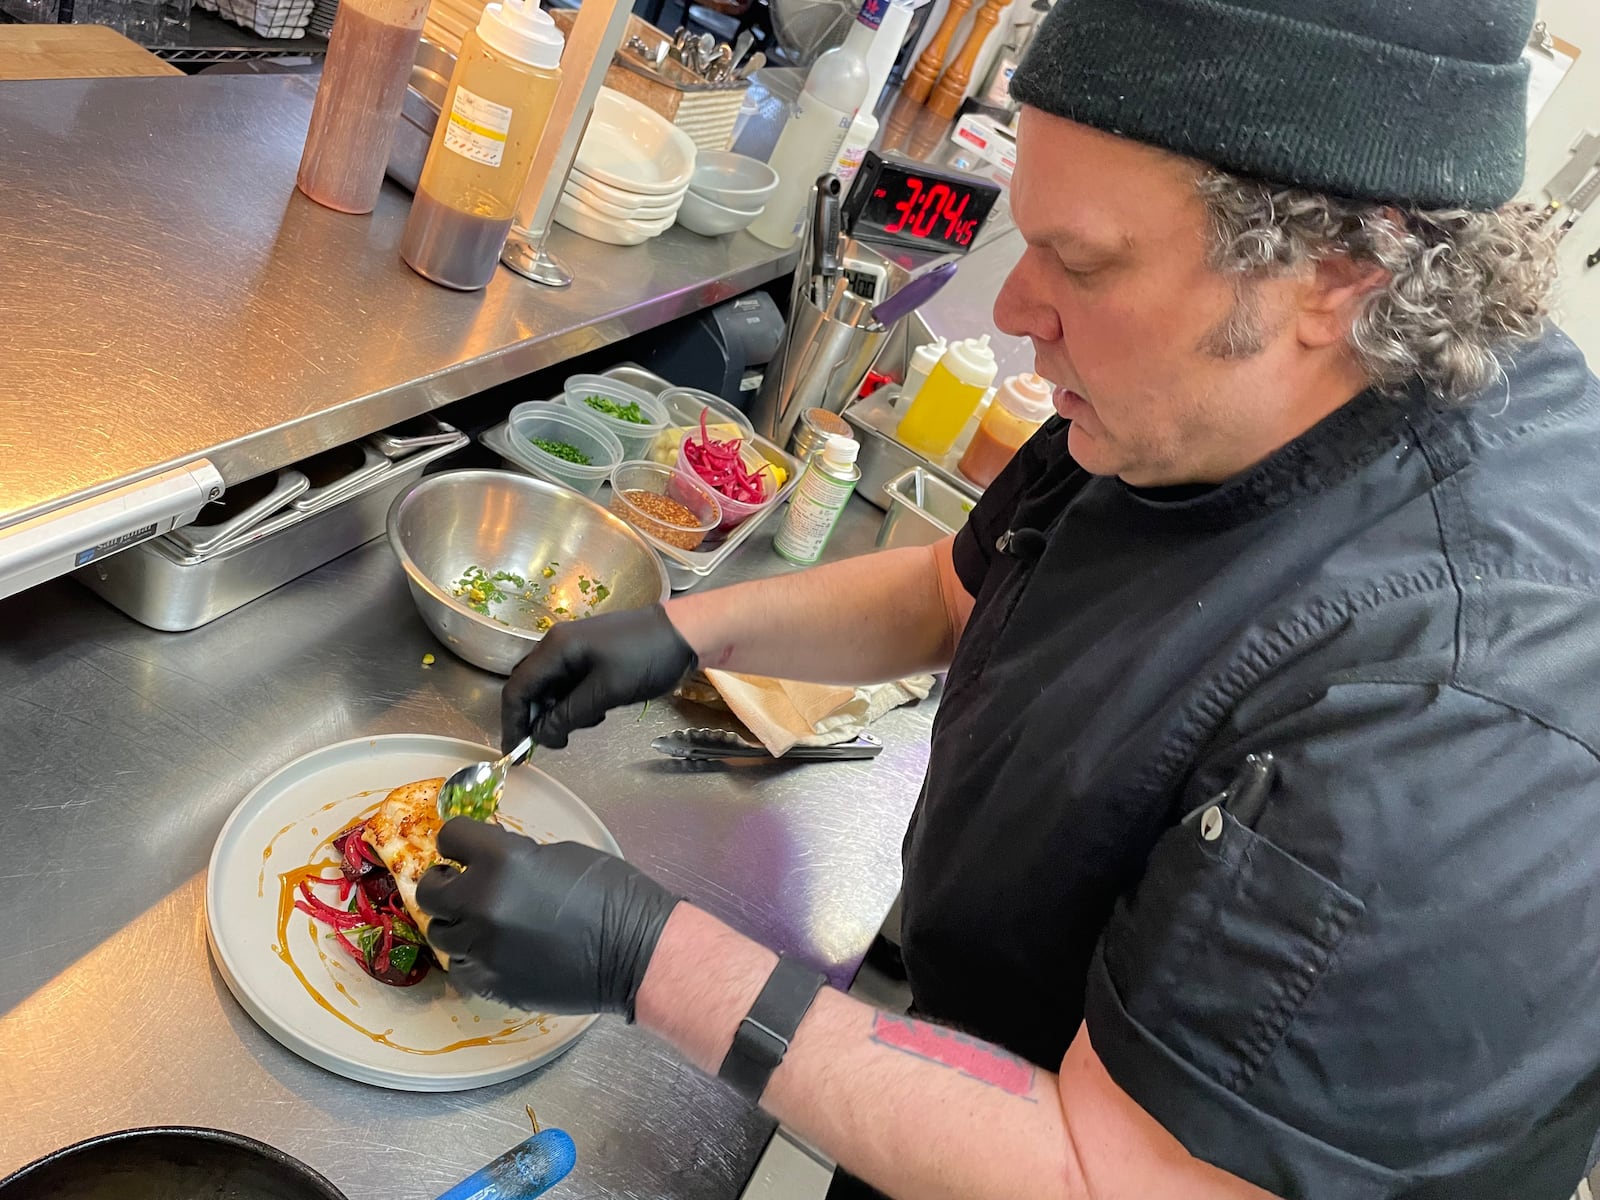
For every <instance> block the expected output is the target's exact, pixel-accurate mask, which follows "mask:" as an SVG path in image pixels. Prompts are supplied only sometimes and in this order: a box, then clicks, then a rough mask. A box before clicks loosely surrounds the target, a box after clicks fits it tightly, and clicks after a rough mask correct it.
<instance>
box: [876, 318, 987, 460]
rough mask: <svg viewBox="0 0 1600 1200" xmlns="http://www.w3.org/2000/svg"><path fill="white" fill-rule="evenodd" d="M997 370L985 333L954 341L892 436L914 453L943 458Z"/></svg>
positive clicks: (979, 402) (981, 398)
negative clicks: (980, 335)
mask: <svg viewBox="0 0 1600 1200" xmlns="http://www.w3.org/2000/svg"><path fill="white" fill-rule="evenodd" d="M997 369H998V366H997V364H996V363H995V360H994V351H993V350H991V349H989V335H988V334H984V335H983V336H982V337H980V338H968V339H967V340H966V341H963V342H956V343H954V344H953V345H951V347H950V349H948V350H946V351H945V352H944V357H943V358H941V359H940V360H939V365H938V366H936V367H934V369H933V370H932V372H931V373H929V375H928V381H927V382H926V383H924V384H923V385H922V387H921V389H920V390H919V391H918V392H917V396H916V399H914V400H912V402H911V407H910V408H908V409H906V415H905V416H904V417H902V418H900V425H899V428H898V429H896V430H895V436H896V437H898V438H899V439H900V441H901V442H903V443H904V444H905V445H907V446H909V447H910V448H911V449H913V450H915V451H916V452H917V453H918V454H921V455H924V456H926V457H927V458H933V459H937V458H943V457H944V456H945V455H946V454H949V453H950V450H951V447H953V446H954V445H955V444H956V439H957V438H959V437H960V436H961V431H962V430H963V429H965V428H966V427H967V422H968V421H970V420H971V419H972V414H973V413H975V412H977V411H978V405H979V404H981V403H982V402H983V397H984V394H985V393H986V392H988V390H989V385H990V384H991V383H993V382H994V376H995V371H996V370H997Z"/></svg>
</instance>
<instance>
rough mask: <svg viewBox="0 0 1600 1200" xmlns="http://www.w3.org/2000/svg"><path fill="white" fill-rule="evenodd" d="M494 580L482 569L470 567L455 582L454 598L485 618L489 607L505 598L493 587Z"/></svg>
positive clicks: (496, 577)
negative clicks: (464, 602) (462, 601)
mask: <svg viewBox="0 0 1600 1200" xmlns="http://www.w3.org/2000/svg"><path fill="white" fill-rule="evenodd" d="M498 578H500V576H498V575H497V576H495V577H494V579H498ZM494 579H491V578H490V577H489V576H488V575H487V574H486V573H485V572H484V569H483V568H482V567H479V566H471V567H468V568H467V569H466V570H465V571H464V572H463V573H462V575H461V578H460V579H458V580H456V583H455V587H454V588H453V589H452V590H453V593H454V595H455V596H456V598H457V599H460V600H464V601H466V605H467V607H468V608H470V609H472V611H473V612H476V613H481V614H483V615H484V616H486V617H487V616H488V615H489V606H490V605H491V604H498V603H500V601H502V600H504V599H505V598H506V594H505V593H504V592H503V591H501V590H500V589H499V587H497V586H496V585H495V582H494Z"/></svg>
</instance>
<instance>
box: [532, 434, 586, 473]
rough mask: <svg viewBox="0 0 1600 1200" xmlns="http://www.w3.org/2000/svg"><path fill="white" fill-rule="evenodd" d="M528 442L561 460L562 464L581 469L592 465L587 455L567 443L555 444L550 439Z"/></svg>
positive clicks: (535, 439)
mask: <svg viewBox="0 0 1600 1200" xmlns="http://www.w3.org/2000/svg"><path fill="white" fill-rule="evenodd" d="M528 440H529V441H530V442H532V443H533V444H534V445H535V446H537V447H539V449H541V450H543V451H544V452H545V453H546V454H548V455H550V456H551V457H552V458H559V459H560V460H561V461H562V462H569V463H576V464H577V465H578V466H580V467H587V466H590V465H591V462H590V459H589V456H588V455H587V454H585V453H584V452H583V451H582V450H579V449H578V448H577V447H576V446H573V445H569V444H568V443H566V442H553V441H551V440H550V439H548V438H529V439H528Z"/></svg>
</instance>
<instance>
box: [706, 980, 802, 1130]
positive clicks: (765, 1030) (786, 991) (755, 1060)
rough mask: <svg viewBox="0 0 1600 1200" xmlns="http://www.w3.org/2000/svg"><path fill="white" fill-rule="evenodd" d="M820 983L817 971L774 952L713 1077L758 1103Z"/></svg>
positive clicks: (753, 1102)
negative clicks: (775, 957)
mask: <svg viewBox="0 0 1600 1200" xmlns="http://www.w3.org/2000/svg"><path fill="white" fill-rule="evenodd" d="M826 982H827V980H826V979H825V978H824V977H823V974H822V972H820V971H817V970H815V969H813V968H811V967H808V966H806V965H805V964H804V963H802V962H797V961H796V960H794V959H792V958H786V957H784V956H782V955H779V957H778V965H777V966H776V967H774V968H773V971H772V974H771V975H769V976H768V977H767V982H766V984H765V985H764V986H763V987H762V989H761V994H760V995H759V996H757V997H756V1002H755V1003H754V1004H752V1005H751V1006H750V1012H749V1015H748V1016H746V1017H745V1019H744V1020H743V1021H741V1022H739V1028H738V1030H737V1031H735V1033H734V1035H733V1045H732V1046H730V1047H729V1048H728V1056H727V1057H726V1058H724V1059H723V1060H722V1067H721V1069H720V1070H719V1071H718V1072H717V1077H718V1078H719V1079H722V1080H724V1081H726V1082H727V1083H729V1084H731V1085H732V1086H733V1089H734V1091H736V1092H738V1093H739V1094H740V1095H741V1096H744V1097H745V1098H746V1099H748V1100H749V1101H750V1102H751V1103H752V1104H759V1103H760V1102H761V1093H762V1092H764V1091H766V1090H767V1080H769V1079H771V1078H772V1073H773V1072H774V1071H776V1070H777V1069H778V1064H779V1063H781V1062H782V1061H783V1056H784V1055H785V1054H787V1053H788V1051H789V1041H790V1039H792V1038H793V1037H794V1031H795V1030H796V1029H799V1028H800V1022H801V1021H803V1020H804V1019H805V1015H806V1013H807V1012H809V1011H810V1010H811V1002H812V1001H813V1000H815V999H816V998H817V993H818V992H820V991H821V990H822V986H823V984H825V983H826Z"/></svg>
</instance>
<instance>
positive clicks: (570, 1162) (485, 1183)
mask: <svg viewBox="0 0 1600 1200" xmlns="http://www.w3.org/2000/svg"><path fill="white" fill-rule="evenodd" d="M577 1161H578V1148H577V1146H575V1145H573V1142H572V1138H571V1137H569V1136H568V1135H567V1131H566V1130H564V1129H546V1130H542V1131H541V1132H539V1133H536V1134H534V1135H533V1136H532V1137H531V1138H529V1139H528V1140H527V1141H525V1142H523V1143H521V1144H520V1145H517V1146H513V1147H511V1149H509V1150H507V1151H506V1152H505V1153H504V1154H502V1155H501V1156H500V1157H499V1158H497V1159H495V1160H494V1161H493V1162H492V1163H490V1164H489V1165H488V1166H486V1167H484V1168H483V1169H482V1170H481V1171H474V1172H473V1173H472V1174H471V1175H470V1176H468V1177H467V1178H466V1179H463V1180H462V1181H461V1182H460V1183H458V1184H456V1185H455V1187H453V1188H451V1189H450V1190H449V1191H448V1192H446V1193H444V1195H442V1196H440V1197H439V1200H533V1197H535V1196H542V1195H544V1194H545V1193H546V1192H548V1191H549V1190H550V1189H551V1188H553V1187H555V1185H556V1184H558V1183H560V1182H561V1181H562V1180H563V1179H565V1178H566V1177H567V1175H568V1174H569V1173H571V1171H572V1168H573V1166H574V1165H575V1164H576V1163H577Z"/></svg>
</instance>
